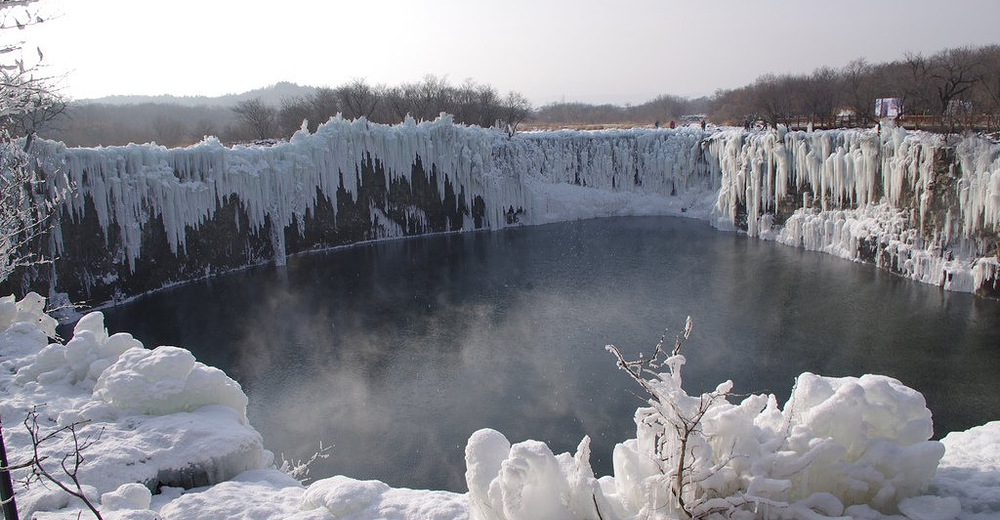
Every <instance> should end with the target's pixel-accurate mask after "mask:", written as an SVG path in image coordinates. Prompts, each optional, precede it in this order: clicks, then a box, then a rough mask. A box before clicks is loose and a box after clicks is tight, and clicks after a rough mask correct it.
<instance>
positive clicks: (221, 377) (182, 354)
mask: <svg viewBox="0 0 1000 520" xmlns="http://www.w3.org/2000/svg"><path fill="white" fill-rule="evenodd" d="M94 398H95V399H100V400H102V401H104V402H106V403H108V404H110V405H112V406H114V407H116V408H118V409H120V410H124V411H128V412H132V413H137V414H146V415H166V414H171V413H177V412H184V411H193V410H197V409H199V408H201V407H203V406H207V405H210V404H221V405H224V406H228V407H230V408H232V409H233V410H236V412H237V414H238V417H239V421H240V424H243V425H246V424H247V396H246V394H244V393H243V390H242V389H241V388H240V385H239V383H237V382H236V381H233V380H232V379H230V378H229V376H227V375H226V373H225V372H223V371H221V370H219V369H217V368H215V367H209V366H206V365H204V364H202V363H199V362H197V361H195V359H194V355H192V354H191V352H189V351H187V350H184V349H182V348H177V347H157V348H156V349H154V350H146V349H144V348H131V349H129V350H127V351H125V352H124V353H122V355H121V357H119V358H118V360H117V361H116V362H115V363H114V364H113V365H111V366H110V367H108V368H107V370H105V371H103V373H102V374H101V376H100V379H98V381H97V384H96V386H95V387H94Z"/></svg>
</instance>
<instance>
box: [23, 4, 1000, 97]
mask: <svg viewBox="0 0 1000 520" xmlns="http://www.w3.org/2000/svg"><path fill="white" fill-rule="evenodd" d="M40 6H41V8H42V9H43V10H44V11H48V12H53V13H56V14H59V17H58V18H57V19H54V20H51V21H48V22H46V23H44V24H42V25H40V26H37V27H33V28H30V29H28V30H26V31H20V33H21V34H20V35H21V36H24V37H27V38H29V39H30V40H31V41H30V42H29V45H30V49H31V50H32V54H34V52H33V51H34V45H35V44H36V43H37V44H38V45H39V46H41V48H42V51H43V52H44V54H45V60H44V61H45V63H47V64H48V66H49V70H50V71H51V72H55V73H65V74H66V77H65V79H64V80H63V82H62V83H63V85H64V92H65V93H66V94H67V95H69V96H70V97H72V98H74V99H82V98H91V97H99V96H105V95H110V94H175V95H199V94H200V95H210V96H215V95H222V94H227V93H237V92H244V91H247V90H251V89H254V88H259V87H263V86H266V85H270V84H273V83H276V82H278V81H292V82H295V83H299V84H306V85H314V86H321V85H328V86H337V85H340V84H342V83H344V82H347V81H349V80H351V79H354V78H365V79H366V80H367V81H368V82H370V83H387V84H398V83H401V82H406V81H415V80H419V79H420V78H422V77H423V76H424V75H425V74H436V75H439V76H447V78H448V79H449V80H450V81H451V82H452V83H456V84H457V83H461V82H462V81H463V80H464V79H466V78H472V79H474V80H476V81H478V82H482V83H489V84H492V85H493V86H495V87H497V88H498V89H500V90H501V91H508V90H517V91H520V92H522V93H524V94H525V95H526V96H528V98H529V99H531V100H532V101H533V102H534V103H535V104H545V103H550V102H553V101H560V100H563V99H565V100H566V101H586V102H602V103H603V102H611V103H619V104H624V103H627V102H629V103H637V102H642V101H646V100H648V99H651V98H653V97H655V96H656V95H658V94H662V93H668V94H679V95H684V96H697V95H709V94H711V93H712V92H714V91H715V90H716V89H719V88H732V87H737V86H740V85H744V84H746V83H749V82H752V81H753V80H754V79H755V78H756V77H757V76H759V75H760V74H763V73H767V72H773V73H802V72H810V71H812V70H813V69H815V68H816V67H819V66H823V65H830V66H835V67H840V66H843V65H845V64H846V63H848V62H849V61H851V60H852V59H855V58H858V57H861V56H864V57H866V58H868V59H869V60H871V61H875V62H878V61H888V60H892V59H896V58H899V57H901V56H902V55H903V53H904V52H906V51H914V52H922V53H924V54H931V53H934V52H935V51H938V50H940V49H943V48H947V47H957V46H963V45H983V44H989V43H1000V27H998V25H997V23H998V21H1000V1H997V0H947V1H942V0H835V1H832V2H819V1H813V0H752V1H751V0H712V1H700V0H686V1H683V2H680V1H672V0H505V1H502V2H498V1H489V2H487V1H479V0H424V1H421V0H399V1H396V0H353V1H347V2H345V1H339V0H315V1H307V0H280V1H255V0H170V1H156V0H44V1H43V2H42V3H41V4H40ZM14 32H17V31H14Z"/></svg>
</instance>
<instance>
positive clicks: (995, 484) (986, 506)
mask: <svg viewBox="0 0 1000 520" xmlns="http://www.w3.org/2000/svg"><path fill="white" fill-rule="evenodd" d="M941 443H942V444H944V446H945V455H944V458H942V459H941V464H940V466H939V467H938V471H937V476H936V477H935V478H934V482H933V485H932V487H931V489H932V490H933V491H935V492H936V493H937V494H939V495H942V496H949V497H955V498H957V499H958V502H959V503H960V504H961V508H962V512H961V514H959V518H961V519H962V520H986V519H992V518H1000V421H993V422H990V423H987V424H985V425H983V426H977V427H975V428H972V429H970V430H968V431H964V432H952V433H949V434H948V435H947V436H945V438H944V439H941Z"/></svg>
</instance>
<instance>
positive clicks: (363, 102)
mask: <svg viewBox="0 0 1000 520" xmlns="http://www.w3.org/2000/svg"><path fill="white" fill-rule="evenodd" d="M382 90H384V88H383V87H372V86H371V85H369V84H368V83H367V82H365V80H364V79H360V78H359V79H355V80H353V81H351V82H350V83H347V84H346V85H342V86H340V87H339V88H337V98H338V100H339V101H340V107H341V111H342V113H343V115H344V117H346V118H348V119H357V118H359V117H363V118H366V119H369V118H371V116H372V114H374V113H375V109H376V108H378V105H379V97H380V91H382Z"/></svg>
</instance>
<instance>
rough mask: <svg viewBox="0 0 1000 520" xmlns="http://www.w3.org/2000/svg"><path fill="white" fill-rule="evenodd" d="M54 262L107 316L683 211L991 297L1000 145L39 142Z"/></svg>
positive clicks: (339, 122) (597, 139)
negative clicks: (122, 306) (380, 246)
mask: <svg viewBox="0 0 1000 520" xmlns="http://www.w3.org/2000/svg"><path fill="white" fill-rule="evenodd" d="M33 151H34V153H35V154H36V156H37V157H38V161H39V164H40V165H41V168H42V169H43V171H44V172H45V174H46V186H45V190H46V191H47V193H48V194H49V195H50V196H51V197H54V198H56V199H57V200H58V201H59V202H58V205H57V207H56V209H55V211H54V213H53V219H52V222H53V230H52V233H51V234H50V236H49V237H48V238H47V243H45V244H42V246H41V247H42V248H43V250H45V251H46V253H47V254H48V255H49V256H52V257H56V258H57V260H56V261H55V262H54V264H53V266H54V267H53V268H51V269H49V268H45V267H43V268H40V269H33V270H30V271H27V272H24V273H21V274H20V275H19V276H17V277H15V279H14V280H13V283H14V284H16V285H15V287H13V288H18V289H21V290H22V291H23V290H26V289H27V288H29V287H30V288H36V289H38V290H41V291H43V292H48V293H49V295H50V296H53V297H55V296H57V295H59V294H60V293H65V294H67V295H68V297H69V298H70V299H71V300H73V301H80V300H87V301H89V302H93V303H100V302H105V301H111V300H115V299H118V298H121V297H127V296H130V295H135V294H140V293H142V292H145V291H149V290H154V289H157V288H160V287H163V286H165V285H169V284H171V283H176V282H181V281H185V280H190V279H193V278H198V277H203V276H208V275H211V274H214V273H217V272H222V271H226V270H229V269H234V268H239V267H242V266H246V265H253V264H258V263H262V262H267V261H274V262H276V263H278V264H281V263H283V262H284V261H285V258H286V256H287V255H289V254H294V253H297V252H301V251H306V250H311V249H320V248H327V247H332V246H337V245H342V244H348V243H355V242H359V241H365V240H374V239H381V238H391V237H400V236H407V235H415V234H421V233H427V232H443V231H456V230H472V229H484V228H485V229H497V228H502V227H506V226H512V225H522V224H539V223H545V222H554V221H562V220H572V219H579V218H592V217H600V216H613V215H636V214H643V215H648V214H658V215H663V214H665V215H685V216H691V217H696V218H706V219H711V220H712V221H713V223H714V224H715V225H716V226H717V227H720V228H723V229H741V230H745V231H746V232H747V233H748V234H749V235H751V236H758V237H761V238H765V239H771V240H777V241H780V242H783V243H786V244H790V245H797V246H801V247H805V248H807V249H813V250H820V251H826V252H829V253H832V254H836V255H839V256H842V257H844V258H848V259H851V260H855V261H868V262H872V263H875V264H877V265H879V266H880V267H883V268H885V269H889V270H892V271H894V272H896V273H899V274H901V275H904V276H907V277H910V278H913V279H916V280H920V281H923V282H926V283H932V284H937V285H942V286H944V287H946V288H948V289H953V290H961V291H979V292H981V293H984V294H992V295H996V294H997V283H996V281H997V279H998V273H1000V266H998V261H997V257H996V255H997V254H998V252H997V248H998V245H997V244H998V243H1000V238H998V237H1000V235H998V224H1000V146H998V145H997V144H995V143H992V142H989V141H987V140H984V139H981V138H977V137H968V138H964V139H955V138H951V139H947V138H944V137H941V136H936V135H931V134H924V133H907V132H905V131H903V130H899V129H884V130H882V131H881V132H879V131H877V130H875V129H872V130H833V131H823V132H784V131H781V130H778V131H765V132H752V133H748V132H743V131H741V130H733V129H722V130H710V131H708V132H705V131H702V130H700V129H695V128H681V129H677V130H639V129H637V130H628V131H601V132H575V131H559V132H545V133H527V134H521V135H518V136H515V137H513V138H508V137H507V136H506V135H504V134H503V133H502V132H499V131H495V130H491V129H481V128H477V127H464V126H458V125H454V124H453V123H452V121H451V119H450V117H448V116H442V117H441V118H439V119H438V120H436V121H433V122H426V123H420V124H417V123H415V122H414V121H413V120H407V121H406V122H404V123H403V124H400V125H395V126H385V125H377V124H371V123H369V122H367V121H364V120H356V121H346V120H344V119H341V118H334V119H331V120H330V121H329V122H328V123H326V124H325V125H322V126H320V128H319V129H318V130H317V131H316V132H315V133H309V132H308V131H306V130H302V131H300V132H298V133H296V134H295V135H294V136H293V137H292V138H291V140H290V141H289V142H287V143H281V144H277V145H274V146H236V147H232V148H227V147H225V146H223V145H222V144H221V143H220V142H218V141H217V140H215V139H211V138H209V139H206V140H205V141H203V142H202V143H200V144H197V145H194V146H191V147H188V148H181V149H167V148H163V147H159V146H156V145H152V144H148V145H129V146H124V147H110V148H96V149H82V148H66V147H65V146H63V145H62V144H60V143H54V142H45V141H40V142H36V144H35V148H34V149H33Z"/></svg>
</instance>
